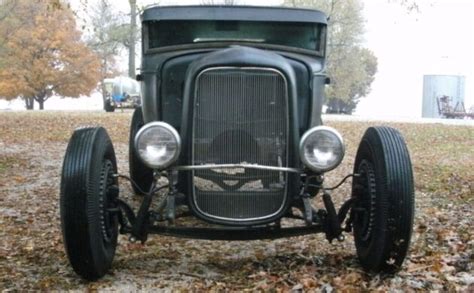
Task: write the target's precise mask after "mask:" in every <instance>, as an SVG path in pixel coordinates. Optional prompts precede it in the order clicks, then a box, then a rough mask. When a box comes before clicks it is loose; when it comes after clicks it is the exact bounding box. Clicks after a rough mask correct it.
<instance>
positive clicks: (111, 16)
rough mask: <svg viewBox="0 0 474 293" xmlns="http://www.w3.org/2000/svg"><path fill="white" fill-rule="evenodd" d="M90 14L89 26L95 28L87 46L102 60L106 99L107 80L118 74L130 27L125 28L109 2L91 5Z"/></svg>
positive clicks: (101, 66)
mask: <svg viewBox="0 0 474 293" xmlns="http://www.w3.org/2000/svg"><path fill="white" fill-rule="evenodd" d="M85 10H86V11H87V12H88V19H87V20H86V22H88V25H89V26H90V27H92V28H93V31H92V33H91V34H90V35H89V36H88V37H87V44H88V46H89V48H91V49H92V50H93V51H94V52H95V53H96V55H97V56H98V57H99V59H100V80H101V92H102V96H103V97H104V98H105V95H106V89H105V85H104V83H103V81H104V79H105V78H109V77H113V76H115V75H117V74H118V68H117V59H116V58H117V56H119V54H120V50H122V48H123V46H124V42H125V40H126V39H127V38H128V37H129V36H128V27H125V28H124V19H123V16H122V15H120V14H119V13H118V12H117V11H116V10H114V6H113V5H112V3H111V2H110V1H109V0H98V1H97V2H95V3H90V5H89V6H88V7H86V9H85Z"/></svg>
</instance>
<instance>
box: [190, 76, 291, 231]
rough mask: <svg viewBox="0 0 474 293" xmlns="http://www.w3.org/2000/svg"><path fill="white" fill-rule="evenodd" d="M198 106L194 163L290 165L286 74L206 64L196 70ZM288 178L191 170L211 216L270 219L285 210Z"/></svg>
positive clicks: (198, 198) (197, 196)
mask: <svg viewBox="0 0 474 293" xmlns="http://www.w3.org/2000/svg"><path fill="white" fill-rule="evenodd" d="M192 107H193V117H192V141H191V145H192V151H191V153H192V159H191V164H192V165H193V166H203V165H211V164H232V165H239V164H241V165H246V164H247V165H248V164H259V165H264V166H273V167H282V168H285V167H288V145H289V109H288V107H289V105H288V84H287V80H286V78H285V76H284V75H283V74H282V73H281V72H280V71H278V70H276V69H273V68H262V67H212V68H208V69H205V70H203V71H201V72H200V73H199V74H198V75H197V78H196V81H195V87H194V99H193V104H192ZM287 181H288V174H287V172H283V171H271V170H255V169H252V168H245V167H242V168H238V167H232V168H226V169H223V168H214V169H202V170H199V169H197V170H192V185H193V188H192V191H193V192H192V200H193V203H194V206H195V207H196V209H197V211H198V212H199V213H201V214H202V215H204V216H205V217H207V218H210V219H216V220H223V221H234V222H250V221H256V220H265V219H268V218H271V217H273V216H275V215H276V214H278V213H280V212H281V211H282V209H283V208H284V207H285V203H286V201H287V193H288V186H287ZM228 182H231V183H233V184H229V183H228ZM269 182H270V183H269Z"/></svg>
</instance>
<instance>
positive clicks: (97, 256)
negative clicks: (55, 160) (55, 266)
mask: <svg viewBox="0 0 474 293" xmlns="http://www.w3.org/2000/svg"><path fill="white" fill-rule="evenodd" d="M116 173H117V163H116V159H115V152H114V149H113V146H112V142H111V141H110V138H109V136H108V134H107V132H106V131H105V129H104V128H102V127H98V128H83V129H79V130H76V131H75V132H74V133H73V135H72V137H71V140H70V141H69V145H68V147H67V150H66V155H65V157H64V162H63V170H62V175H61V194H60V214H61V228H62V234H63V240H64V245H65V248H66V254H67V256H68V258H69V262H70V263H71V266H72V267H73V269H74V271H75V272H76V273H77V274H79V275H80V276H82V277H83V278H85V279H87V280H96V279H98V278H100V277H102V276H104V275H105V274H106V273H107V271H108V270H109V269H110V267H111V264H112V260H113V258H114V255H115V248H116V247H117V236H118V218H117V213H115V212H113V211H111V209H115V208H117V206H116V198H117V197H118V182H117V178H116V177H115V176H113V174H116Z"/></svg>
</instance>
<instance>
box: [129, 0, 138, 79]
mask: <svg viewBox="0 0 474 293" xmlns="http://www.w3.org/2000/svg"><path fill="white" fill-rule="evenodd" d="M129 2H130V36H129V37H130V47H129V51H128V76H129V77H130V78H133V79H135V43H136V40H137V0H129Z"/></svg>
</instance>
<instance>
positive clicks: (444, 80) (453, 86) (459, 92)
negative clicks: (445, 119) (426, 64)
mask: <svg viewBox="0 0 474 293" xmlns="http://www.w3.org/2000/svg"><path fill="white" fill-rule="evenodd" d="M464 85H465V77H464V76H460V75H425V76H423V107H422V110H421V111H422V112H421V116H422V117H423V118H440V117H441V116H440V115H439V112H438V104H437V101H436V99H437V98H438V97H440V96H444V95H446V96H449V97H451V98H452V100H451V105H452V106H453V107H454V106H455V105H456V103H457V102H464Z"/></svg>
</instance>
